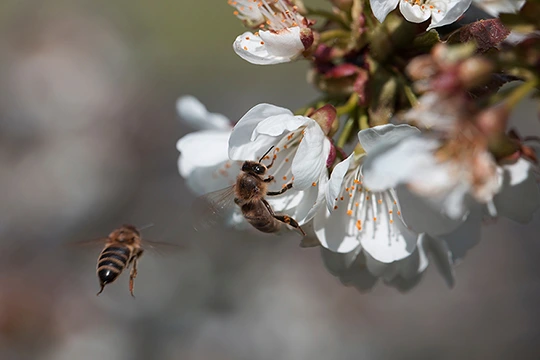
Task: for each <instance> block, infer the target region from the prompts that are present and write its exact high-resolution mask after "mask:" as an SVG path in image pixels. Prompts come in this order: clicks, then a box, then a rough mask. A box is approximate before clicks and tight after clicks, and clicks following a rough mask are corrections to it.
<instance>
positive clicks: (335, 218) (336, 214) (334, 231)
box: [313, 207, 360, 254]
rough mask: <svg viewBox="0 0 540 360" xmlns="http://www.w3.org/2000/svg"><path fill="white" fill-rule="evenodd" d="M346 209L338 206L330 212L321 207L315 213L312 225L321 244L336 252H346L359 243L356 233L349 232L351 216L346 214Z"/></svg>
mask: <svg viewBox="0 0 540 360" xmlns="http://www.w3.org/2000/svg"><path fill="white" fill-rule="evenodd" d="M346 211H347V209H346V208H345V207H340V208H338V209H336V210H335V211H333V212H332V213H330V211H328V209H326V208H321V209H320V211H319V212H317V213H316V214H315V218H314V219H313V227H314V230H315V234H316V235H317V238H318V239H319V242H320V243H321V246H322V247H324V248H326V249H328V250H330V251H332V252H336V253H341V254H346V253H349V252H351V251H353V250H354V249H356V248H357V247H358V246H359V245H360V241H359V240H358V236H357V234H356V233H349V231H348V229H349V222H350V221H351V218H350V217H349V216H347V214H346Z"/></svg>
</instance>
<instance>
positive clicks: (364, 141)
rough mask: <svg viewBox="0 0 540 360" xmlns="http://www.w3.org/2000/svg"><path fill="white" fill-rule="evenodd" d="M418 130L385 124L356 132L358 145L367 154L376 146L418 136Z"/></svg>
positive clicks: (402, 125) (403, 125)
mask: <svg viewBox="0 0 540 360" xmlns="http://www.w3.org/2000/svg"><path fill="white" fill-rule="evenodd" d="M419 133H420V130H418V129H417V128H415V127H414V126H410V125H407V124H401V125H393V124H386V125H380V126H375V127H372V128H369V129H365V130H361V131H360V132H358V140H359V141H360V145H362V148H363V149H364V150H365V151H366V153H368V154H369V152H370V151H371V150H372V149H373V148H375V146H377V145H379V146H380V145H381V144H383V143H384V144H388V145H390V144H395V143H397V142H398V141H400V140H402V139H404V138H406V137H408V136H412V135H418V134H419Z"/></svg>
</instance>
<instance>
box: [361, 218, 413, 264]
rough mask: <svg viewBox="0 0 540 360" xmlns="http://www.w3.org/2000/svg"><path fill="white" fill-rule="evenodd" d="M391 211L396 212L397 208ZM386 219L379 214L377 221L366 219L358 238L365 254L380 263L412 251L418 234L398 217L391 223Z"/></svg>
mask: <svg viewBox="0 0 540 360" xmlns="http://www.w3.org/2000/svg"><path fill="white" fill-rule="evenodd" d="M393 213H394V214H396V213H397V208H394V210H393ZM386 220H387V218H385V217H384V216H383V214H381V215H380V216H379V217H378V219H377V221H366V222H365V223H364V224H363V229H362V231H361V233H360V236H359V238H360V243H361V244H362V248H363V249H364V251H365V252H366V253H367V254H369V255H371V256H372V257H373V258H374V259H375V260H377V261H380V262H382V263H391V262H394V261H398V260H401V259H404V258H406V257H407V256H410V255H411V254H412V253H413V252H414V250H415V248H416V243H417V241H418V235H417V234H416V233H414V232H413V231H411V230H409V229H408V228H407V227H406V226H405V224H403V222H402V221H401V219H400V218H399V217H395V218H394V221H393V223H387V222H386Z"/></svg>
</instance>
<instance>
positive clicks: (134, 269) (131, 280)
mask: <svg viewBox="0 0 540 360" xmlns="http://www.w3.org/2000/svg"><path fill="white" fill-rule="evenodd" d="M143 251H144V250H142V249H141V250H140V251H139V252H138V253H137V254H136V255H135V257H134V258H133V260H132V262H133V266H132V267H131V271H130V272H129V292H130V293H131V296H133V297H135V295H134V294H133V286H134V282H135V278H136V277H137V260H138V259H139V258H140V257H141V256H142V254H143Z"/></svg>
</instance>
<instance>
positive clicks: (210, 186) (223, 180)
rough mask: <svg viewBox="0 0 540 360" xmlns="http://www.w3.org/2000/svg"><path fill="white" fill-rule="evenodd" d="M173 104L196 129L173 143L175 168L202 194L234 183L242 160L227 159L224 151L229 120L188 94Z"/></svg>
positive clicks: (182, 117)
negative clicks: (174, 147)
mask: <svg viewBox="0 0 540 360" xmlns="http://www.w3.org/2000/svg"><path fill="white" fill-rule="evenodd" d="M176 105H177V110H178V114H179V115H180V117H181V119H182V120H184V121H185V122H186V123H188V124H189V125H191V126H193V127H194V128H196V129H199V131H196V132H192V133H189V134H187V135H185V136H183V137H182V138H181V139H180V140H178V142H177V143H176V148H177V149H178V151H179V152H180V156H179V157H178V170H179V171H180V175H181V176H182V177H183V178H185V179H186V182H187V185H188V187H189V188H190V189H191V191H193V192H194V193H195V194H197V195H202V194H205V193H208V192H211V191H216V190H219V189H222V188H225V187H227V186H230V185H232V184H234V182H235V180H236V176H237V175H238V173H239V172H240V168H241V165H242V163H241V162H234V161H230V160H229V157H228V154H227V151H228V146H229V137H230V135H231V131H232V123H231V122H230V121H229V119H227V118H226V117H225V116H223V115H221V114H214V113H210V112H208V111H207V110H206V108H205V107H204V105H203V104H201V103H200V102H199V100H197V99H196V98H194V97H192V96H184V97H181V98H180V99H178V101H177V104H176Z"/></svg>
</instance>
